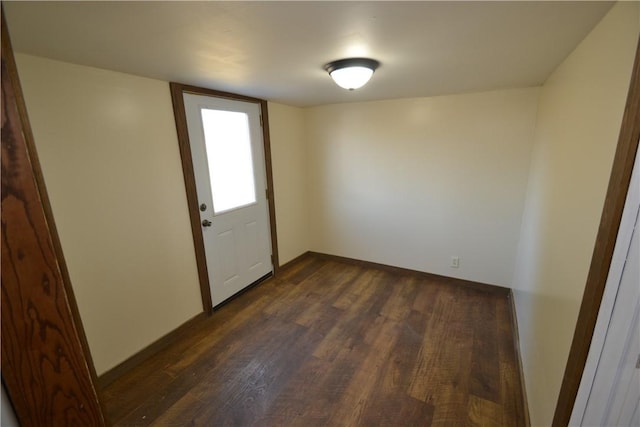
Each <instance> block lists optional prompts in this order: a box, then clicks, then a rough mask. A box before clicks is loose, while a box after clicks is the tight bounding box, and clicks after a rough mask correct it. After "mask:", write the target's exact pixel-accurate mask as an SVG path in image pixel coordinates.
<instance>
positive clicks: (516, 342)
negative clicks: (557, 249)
mask: <svg viewBox="0 0 640 427" xmlns="http://www.w3.org/2000/svg"><path fill="white" fill-rule="evenodd" d="M509 299H510V300H511V330H512V331H513V347H514V351H515V355H516V362H517V363H518V375H519V376H520V393H521V399H522V404H523V405H524V408H523V409H524V425H525V427H530V426H531V420H530V418H529V401H528V400H527V388H526V387H525V383H524V369H523V367H522V355H521V353H520V332H519V331H518V317H517V316H516V302H515V299H514V297H513V291H512V290H511V289H510V290H509Z"/></svg>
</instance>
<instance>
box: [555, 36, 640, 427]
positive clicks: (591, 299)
mask: <svg viewBox="0 0 640 427" xmlns="http://www.w3.org/2000/svg"><path fill="white" fill-rule="evenodd" d="M638 138H640V41H639V43H638V45H637V47H636V58H635V63H634V66H633V72H632V75H631V83H630V86H629V92H628V95H627V102H626V106H625V110H624V115H623V117H622V125H621V127H620V135H619V138H618V145H617V148H616V154H615V156H614V159H613V166H612V169H611V176H610V178H609V187H608V188H607V195H606V198H605V202H604V208H603V210H602V216H601V218H600V226H599V228H598V234H597V236H596V243H595V246H594V249H593V256H592V257H591V265H590V267H589V274H588V276H587V283H586V285H585V290H584V294H583V296H582V303H581V305H580V311H579V313H578V320H577V323H576V329H575V332H574V334H573V341H572V343H571V349H570V350H569V358H568V360H567V365H566V368H565V371H564V376H563V380H562V385H561V387H560V394H559V396H558V403H557V404H556V409H555V413H554V417H553V426H554V427H561V426H566V425H568V424H569V420H570V418H571V412H572V411H573V405H574V403H575V400H576V396H577V394H578V388H579V387H580V381H581V379H582V373H583V371H584V366H585V364H586V362H587V356H588V354H589V347H590V346H591V339H592V338H593V331H594V329H595V325H596V321H597V319H598V311H599V310H600V303H601V302H602V295H603V293H604V288H605V285H606V283H607V276H608V275H609V267H610V265H611V259H612V258H613V249H614V247H615V244H616V239H617V236H618V228H619V227H620V220H621V219H622V211H623V210H624V202H625V200H626V197H627V192H628V189H629V182H630V181H631V173H632V172H633V164H634V161H635V157H636V152H637V150H638Z"/></svg>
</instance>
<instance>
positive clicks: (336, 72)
mask: <svg viewBox="0 0 640 427" xmlns="http://www.w3.org/2000/svg"><path fill="white" fill-rule="evenodd" d="M379 66H380V63H379V62H378V61H376V60H375V59H368V58H348V59H340V60H338V61H333V62H330V63H328V64H327V65H325V66H324V69H325V70H326V71H327V72H328V73H329V75H330V76H331V78H332V79H333V81H334V82H336V84H337V85H338V86H340V87H342V88H345V89H348V90H354V89H358V88H360V87H362V86H364V85H365V84H366V83H367V82H368V81H369V79H371V76H372V75H373V72H374V71H375V70H376V68H378V67H379Z"/></svg>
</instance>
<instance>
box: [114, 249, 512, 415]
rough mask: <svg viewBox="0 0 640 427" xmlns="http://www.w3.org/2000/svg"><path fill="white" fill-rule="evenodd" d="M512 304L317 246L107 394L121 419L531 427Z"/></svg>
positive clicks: (494, 295)
mask: <svg viewBox="0 0 640 427" xmlns="http://www.w3.org/2000/svg"><path fill="white" fill-rule="evenodd" d="M511 315H512V313H511V305H510V301H509V300H508V297H507V295H506V294H505V293H504V292H484V291H483V288H482V286H481V285H480V286H466V285H465V282H460V283H458V282H456V281H455V279H446V278H442V279H439V278H438V277H437V276H433V277H432V276H424V275H423V276H421V275H419V274H412V273H410V272H403V271H398V270H394V269H384V268H377V267H367V265H366V264H365V263H355V264H354V263H348V262H343V261H340V260H336V259H331V258H323V257H320V256H316V255H313V254H311V255H309V256H305V257H302V258H300V259H299V260H297V261H295V262H293V263H291V264H290V265H288V266H287V268H285V269H284V271H282V272H281V274H280V275H279V277H278V278H273V279H270V280H268V281H266V282H264V283H262V284H261V285H259V286H257V287H255V288H253V289H250V290H248V291H247V292H245V293H243V294H242V295H240V296H238V297H237V298H234V299H233V300H231V301H229V302H228V303H226V304H225V305H223V306H222V307H220V308H219V309H218V310H217V311H216V312H215V313H214V314H213V315H212V316H211V317H210V318H208V319H207V320H206V321H205V322H203V323H202V325H201V326H200V328H199V329H197V330H191V331H188V332H187V333H185V335H184V336H183V337H182V338H181V339H179V340H177V341H176V342H175V343H173V344H171V345H170V346H169V347H168V348H166V349H164V350H163V351H161V352H159V353H158V354H156V355H155V356H153V357H152V358H150V359H149V360H148V361H146V362H145V363H143V364H141V365H140V366H139V367H138V368H136V369H134V370H133V371H131V372H129V373H128V374H126V375H123V376H122V377H121V378H119V379H118V380H116V381H115V382H114V383H113V384H111V385H110V386H109V387H107V388H106V389H105V390H104V393H103V396H104V397H105V401H106V407H107V412H108V415H109V417H110V420H111V421H112V423H113V425H114V426H146V425H155V426H212V425H215V426H226V425H229V426H288V427H289V426H292V427H295V426H301V427H312V426H374V425H376V426H377V425H381V426H451V425H454V426H457V425H479V426H485V425H486V426H494V425H508V426H521V425H524V419H525V418H524V414H525V411H524V404H523V402H522V400H521V393H520V387H521V382H520V381H521V380H520V378H519V371H518V369H517V367H518V361H517V360H516V353H515V351H514V346H513V326H512V322H511V317H510V316H511Z"/></svg>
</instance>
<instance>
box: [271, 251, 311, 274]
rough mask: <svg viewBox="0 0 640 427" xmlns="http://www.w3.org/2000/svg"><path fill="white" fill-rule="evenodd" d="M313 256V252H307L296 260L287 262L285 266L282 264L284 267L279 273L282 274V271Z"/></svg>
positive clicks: (281, 267)
mask: <svg viewBox="0 0 640 427" xmlns="http://www.w3.org/2000/svg"><path fill="white" fill-rule="evenodd" d="M312 254H313V252H310V251H307V252H304V253H302V254H300V255H298V256H297V257H295V258H294V259H292V260H291V261H287V262H285V263H284V264H282V265H281V266H280V268H279V269H278V273H280V272H282V271H284V270H286V269H287V268H289V267H291V266H292V265H293V264H295V263H297V262H299V261H302V260H303V259H305V258H309V257H310V256H311V255H312ZM276 276H277V274H276Z"/></svg>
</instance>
